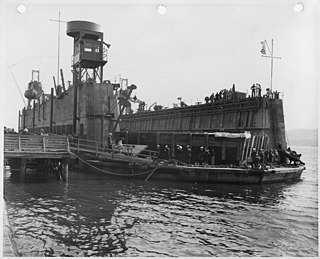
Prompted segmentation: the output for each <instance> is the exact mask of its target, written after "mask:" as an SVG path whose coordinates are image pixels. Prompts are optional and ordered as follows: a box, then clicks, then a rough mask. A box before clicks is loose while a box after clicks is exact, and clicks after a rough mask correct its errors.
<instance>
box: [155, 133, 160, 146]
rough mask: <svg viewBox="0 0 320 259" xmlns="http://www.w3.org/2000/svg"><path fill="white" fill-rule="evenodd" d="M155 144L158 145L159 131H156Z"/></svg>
mask: <svg viewBox="0 0 320 259" xmlns="http://www.w3.org/2000/svg"><path fill="white" fill-rule="evenodd" d="M156 145H160V132H156Z"/></svg>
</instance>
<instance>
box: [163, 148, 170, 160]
mask: <svg viewBox="0 0 320 259" xmlns="http://www.w3.org/2000/svg"><path fill="white" fill-rule="evenodd" d="M164 155H165V159H166V160H170V148H169V146H168V145H166V146H165V147H164Z"/></svg>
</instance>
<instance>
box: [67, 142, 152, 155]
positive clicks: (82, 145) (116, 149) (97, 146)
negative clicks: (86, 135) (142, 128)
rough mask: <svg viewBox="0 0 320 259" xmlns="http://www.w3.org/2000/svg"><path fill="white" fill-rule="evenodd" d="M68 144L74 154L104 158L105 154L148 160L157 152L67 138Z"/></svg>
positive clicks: (124, 145)
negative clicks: (88, 154) (87, 154)
mask: <svg viewBox="0 0 320 259" xmlns="http://www.w3.org/2000/svg"><path fill="white" fill-rule="evenodd" d="M69 144H70V149H71V151H73V152H75V153H90V154H94V155H96V156H99V155H101V156H105V155H107V154H112V155H113V156H114V155H127V156H130V157H140V158H150V159H155V158H156V157H157V154H158V152H157V151H152V150H147V149H145V148H144V147H145V146H143V145H131V144H123V145H122V146H119V145H114V144H113V145H105V144H104V143H103V142H99V141H93V140H87V139H81V138H74V137H69Z"/></svg>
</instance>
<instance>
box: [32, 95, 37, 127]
mask: <svg viewBox="0 0 320 259" xmlns="http://www.w3.org/2000/svg"><path fill="white" fill-rule="evenodd" d="M35 104H36V101H35V100H33V117H32V132H33V133H34V128H35V123H36V107H35Z"/></svg>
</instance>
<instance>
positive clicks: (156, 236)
mask: <svg viewBox="0 0 320 259" xmlns="http://www.w3.org/2000/svg"><path fill="white" fill-rule="evenodd" d="M306 160H307V159H306ZM311 170H316V167H315V168H314V169H311ZM312 177H313V178H312ZM305 178H306V179H305V180H304V181H302V182H298V183H296V184H272V185H266V186H236V185H204V184H203V185H202V184H198V185H194V184H181V183H161V182H152V181H149V182H148V183H145V182H143V181H141V182H140V181H135V182H128V183H124V182H122V181H120V180H115V179H110V178H104V177H103V176H100V175H99V176H97V175H88V174H85V175H84V174H80V173H73V172H70V178H69V183H68V185H65V184H61V183H56V182H53V183H46V184H45V187H44V186H42V185H44V184H41V183H38V184H32V185H29V184H28V183H26V184H21V183H20V184H19V188H21V189H23V190H25V191H27V192H28V193H32V195H33V197H28V196H26V195H21V194H18V193H13V191H14V188H6V190H5V192H6V197H9V201H10V204H9V206H8V211H9V217H10V220H11V221H12V223H13V226H14V228H15V231H16V243H17V245H18V249H19V251H20V252H22V253H23V255H24V256H77V257H85V256H105V257H108V256H140V257H143V256H161V257H162V256H182V257H186V256H224V257H228V256H229V257H233V256H274V257H278V256H317V255H318V199H317V184H315V181H316V180H317V172H315V171H311V172H308V174H306V175H305ZM84 190H85V191H84Z"/></svg>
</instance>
